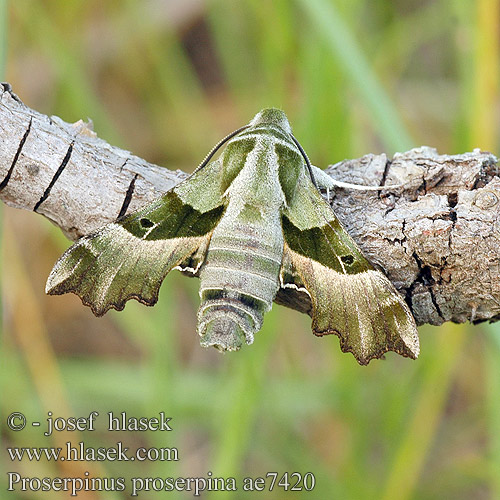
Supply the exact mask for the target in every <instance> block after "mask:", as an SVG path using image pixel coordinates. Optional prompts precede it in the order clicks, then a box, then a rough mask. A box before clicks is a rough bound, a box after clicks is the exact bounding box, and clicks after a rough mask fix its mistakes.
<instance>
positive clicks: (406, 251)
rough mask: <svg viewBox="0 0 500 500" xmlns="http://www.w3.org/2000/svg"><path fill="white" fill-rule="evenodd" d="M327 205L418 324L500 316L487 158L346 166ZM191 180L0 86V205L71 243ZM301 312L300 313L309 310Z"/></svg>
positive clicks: (496, 231)
mask: <svg viewBox="0 0 500 500" xmlns="http://www.w3.org/2000/svg"><path fill="white" fill-rule="evenodd" d="M327 172H328V174H329V175H331V176H332V177H333V178H335V179H336V180H339V181H343V182H350V183H354V184H366V185H370V186H373V185H395V184H404V187H402V188H397V189H394V188H391V189H388V190H385V191H382V192H378V193H377V192H371V191H352V190H346V189H338V190H336V193H335V194H334V198H333V200H330V202H331V204H332V207H333V209H334V211H335V213H336V214H337V216H338V217H339V219H340V220H341V221H342V223H343V224H344V226H345V227H346V229H347V230H348V231H349V233H350V234H351V235H352V236H353V238H354V239H355V240H356V242H357V243H358V244H359V246H360V247H361V249H362V250H363V252H364V253H365V254H366V256H367V257H368V258H369V259H370V260H371V261H372V262H373V263H374V264H375V265H378V266H379V267H381V268H382V269H383V270H384V271H385V272H386V274H387V275H388V276H389V278H390V279H391V280H392V281H393V282H394V284H395V285H396V287H397V288H398V289H399V290H400V291H401V292H402V293H403V294H404V295H406V299H407V301H408V303H409V304H410V307H411V309H412V311H413V314H414V315H415V318H416V320H417V323H418V324H423V323H431V324H434V325H438V324H441V323H443V322H444V321H455V322H464V321H467V320H471V321H473V322H478V321H484V320H497V319H499V318H500V174H499V172H498V169H497V159H496V158H495V156H493V155H492V154H491V153H487V152H482V151H479V150H474V151H473V152H472V153H465V154H461V155H453V156H448V155H438V154H437V152H436V151H435V150H434V149H431V148H427V147H422V148H418V149H413V150H411V151H408V152H406V153H398V154H396V155H395V156H394V157H393V158H392V159H388V158H387V157H386V155H384V154H381V155H366V156H364V157H362V158H359V159H355V160H346V161H343V162H340V163H337V164H336V165H334V166H331V167H330V168H329V169H328V170H327ZM186 177H187V174H186V173H184V172H181V171H179V170H177V171H175V172H173V171H169V170H167V169H165V168H162V167H159V166H157V165H153V164H150V163H148V162H146V161H145V160H142V159H141V158H138V157H137V156H134V155H132V154H131V153H130V152H128V151H124V150H123V149H120V148H116V147H113V146H111V145H109V144H107V143H106V142H105V141H103V140H102V139H99V138H98V137H97V136H96V134H95V133H94V132H93V131H92V130H91V127H90V126H89V125H88V124H85V123H83V122H81V121H79V122H77V123H75V124H68V123H65V122H64V121H62V120H61V119H60V118H57V117H51V118H49V117H48V116H45V115H42V114H40V113H38V112H36V111H34V110H32V109H30V108H28V107H27V106H25V105H24V104H23V103H22V102H21V101H20V99H19V98H18V97H17V96H16V95H15V94H14V93H13V92H12V90H11V89H10V86H9V85H8V84H0V199H2V200H3V201H4V202H5V203H6V204H8V205H11V206H14V207H16V208H23V209H27V210H33V211H35V212H37V213H38V214H41V215H43V216H45V217H47V218H48V219H50V220H51V221H52V222H54V223H55V224H56V225H58V226H59V227H60V228H61V229H62V231H64V233H65V234H66V235H67V236H68V237H69V238H71V239H73V240H75V239H77V238H78V237H80V236H82V235H84V234H88V233H90V232H92V231H93V230H95V229H97V228H98V227H100V226H102V225H103V224H105V223H106V222H110V221H112V220H114V219H116V217H117V216H119V215H124V214H125V213H130V212H132V211H134V210H136V209H138V208H140V207H142V206H144V205H145V204H147V203H149V202H151V201H152V200H153V199H154V198H156V197H158V196H160V195H161V194H162V193H164V192H165V191H167V190H168V189H170V188H172V187H173V186H174V185H175V184H177V183H178V182H180V181H182V180H183V179H185V178H186ZM307 307H308V304H304V309H307Z"/></svg>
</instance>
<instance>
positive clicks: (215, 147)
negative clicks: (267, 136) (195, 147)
mask: <svg viewBox="0 0 500 500" xmlns="http://www.w3.org/2000/svg"><path fill="white" fill-rule="evenodd" d="M249 126H250V125H245V126H244V127H240V128H239V129H237V130H235V131H234V132H231V133H230V134H229V135H226V137H224V139H221V140H220V141H219V142H218V143H217V144H216V145H215V146H214V147H213V148H212V149H211V150H210V151H209V152H208V154H207V156H205V158H203V161H202V162H201V163H200V164H199V165H198V166H197V167H196V168H195V170H194V172H193V174H194V173H195V172H198V170H201V169H202V168H203V167H204V166H205V165H206V164H207V163H208V162H209V161H210V160H211V159H212V157H213V155H214V154H215V153H217V151H218V150H219V148H220V147H221V146H223V145H224V144H225V143H226V142H227V141H229V139H232V138H233V137H234V136H235V135H238V134H239V133H240V132H242V131H243V130H245V129H247V128H248V127H249ZM191 175H192V174H191Z"/></svg>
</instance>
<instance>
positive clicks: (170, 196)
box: [46, 161, 225, 316]
mask: <svg viewBox="0 0 500 500" xmlns="http://www.w3.org/2000/svg"><path fill="white" fill-rule="evenodd" d="M219 172H220V162H218V161H217V162H213V163H211V164H210V165H208V166H207V167H206V168H205V169H202V170H200V171H199V172H197V173H195V174H194V175H193V176H191V177H189V178H188V179H186V180H185V181H183V182H182V183H180V184H179V185H178V186H176V187H175V188H173V189H172V190H171V191H169V192H167V193H166V194H165V195H164V196H162V197H161V198H159V199H157V200H156V201H154V202H153V203H151V204H150V205H149V206H147V207H146V208H144V209H142V210H139V211H138V212H136V213H133V214H131V215H128V216H126V217H124V218H123V219H121V220H119V221H117V222H113V223H110V224H108V225H106V226H104V227H103V228H101V229H100V230H98V231H97V232H95V233H93V234H90V235H88V236H84V237H83V238H81V239H80V240H78V241H77V242H76V243H75V244H74V245H73V246H72V247H70V248H69V249H68V250H67V251H66V252H65V253H64V254H63V255H62V256H61V257H60V258H59V260H58V261H57V262H56V264H55V266H54V268H53V270H52V272H51V273H50V276H49V278H48V280H47V286H46V292H47V293H49V294H63V293H67V292H73V293H75V294H77V295H78V296H79V297H80V298H81V299H82V302H83V303H84V304H85V305H88V306H90V308H91V309H92V311H93V312H94V314H96V315H97V316H101V315H103V314H104V313H105V312H106V311H108V310H109V309H111V308H114V309H117V310H122V309H123V308H124V306H125V302H126V301H127V300H129V299H132V298H134V299H136V300H138V301H140V302H142V303H144V304H147V305H153V304H155V303H156V301H157V300H158V291H159V288H160V285H161V282H162V281H163V279H164V278H165V276H166V275H167V273H168V272H169V271H170V270H171V269H173V268H174V267H176V266H181V267H182V268H185V269H189V270H190V271H191V272H193V273H195V272H196V270H197V268H198V267H199V265H200V264H201V263H202V262H203V259H204V256H205V251H206V248H207V247H208V243H209V241H210V236H211V234H212V231H213V229H214V228H215V226H216V225H217V223H218V222H219V220H220V218H221V217H222V214H223V212H224V208H225V207H224V204H223V200H222V198H221V193H220V176H219V175H217V174H218V173H219Z"/></svg>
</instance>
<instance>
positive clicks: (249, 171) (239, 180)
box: [222, 117, 305, 211]
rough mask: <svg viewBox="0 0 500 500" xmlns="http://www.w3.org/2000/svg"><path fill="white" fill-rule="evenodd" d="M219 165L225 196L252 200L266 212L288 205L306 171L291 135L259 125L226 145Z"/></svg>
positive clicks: (274, 127)
mask: <svg viewBox="0 0 500 500" xmlns="http://www.w3.org/2000/svg"><path fill="white" fill-rule="evenodd" d="M285 119H286V117H285ZM222 162H223V170H222V191H223V193H224V195H227V196H228V197H229V199H235V198H238V199H240V200H245V201H246V202H247V203H248V202H249V201H250V200H254V201H255V202H256V203H257V204H259V205H260V206H261V207H262V208H263V209H265V210H268V211H272V210H276V209H279V208H281V207H282V206H283V204H288V203H289V201H290V199H291V197H292V196H293V193H294V192H295V188H296V184H297V180H298V178H299V175H300V173H301V172H302V171H303V170H304V169H305V164H304V159H303V157H302V155H301V153H300V151H299V149H298V148H297V146H296V144H295V142H294V141H293V139H292V136H291V134H289V133H287V132H285V130H283V129H282V128H280V127H277V126H275V125H263V124H259V123H258V124H257V125H255V126H251V127H249V128H248V129H246V130H245V131H243V132H242V133H241V134H239V135H238V136H236V137H235V138H234V139H232V140H231V141H229V142H228V144H227V146H226V148H225V150H224V153H223V156H222Z"/></svg>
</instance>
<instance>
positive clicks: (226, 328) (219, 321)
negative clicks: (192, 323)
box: [199, 316, 245, 351]
mask: <svg viewBox="0 0 500 500" xmlns="http://www.w3.org/2000/svg"><path fill="white" fill-rule="evenodd" d="M199 333H200V336H201V340H200V343H201V345H202V346H203V347H215V348H216V349H218V350H219V351H238V350H239V349H240V348H241V346H242V345H243V343H244V342H245V333H244V332H243V330H242V328H241V327H240V325H239V324H238V323H237V322H236V321H234V320H233V319H232V318H230V317H228V316H218V317H215V318H213V319H211V320H210V321H208V322H207V323H205V324H204V325H203V327H202V329H200V332H199Z"/></svg>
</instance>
